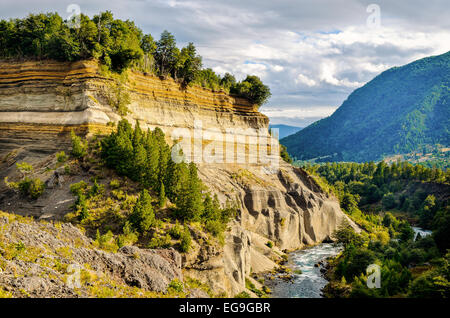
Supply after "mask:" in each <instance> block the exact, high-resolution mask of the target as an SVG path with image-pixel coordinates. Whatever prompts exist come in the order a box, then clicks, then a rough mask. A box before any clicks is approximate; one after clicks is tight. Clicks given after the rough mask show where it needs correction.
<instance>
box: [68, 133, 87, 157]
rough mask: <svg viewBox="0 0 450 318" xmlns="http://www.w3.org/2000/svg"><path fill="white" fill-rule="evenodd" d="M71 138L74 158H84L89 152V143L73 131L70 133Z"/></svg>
mask: <svg viewBox="0 0 450 318" xmlns="http://www.w3.org/2000/svg"><path fill="white" fill-rule="evenodd" d="M70 137H71V140H72V152H71V153H72V156H74V157H75V158H82V157H84V156H85V155H86V150H87V141H86V140H85V141H84V142H83V141H82V140H81V137H79V136H77V135H76V134H75V132H74V131H73V130H72V131H71V132H70Z"/></svg>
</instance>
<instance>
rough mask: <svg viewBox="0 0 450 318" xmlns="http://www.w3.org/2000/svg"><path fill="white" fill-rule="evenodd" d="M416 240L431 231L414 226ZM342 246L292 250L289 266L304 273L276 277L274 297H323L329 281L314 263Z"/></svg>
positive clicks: (271, 286)
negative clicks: (285, 279)
mask: <svg viewBox="0 0 450 318" xmlns="http://www.w3.org/2000/svg"><path fill="white" fill-rule="evenodd" d="M413 230H414V240H415V239H416V238H417V235H418V234H420V236H421V237H425V236H427V235H430V234H431V231H427V230H424V229H421V228H419V227H413ZM341 250H342V247H339V246H336V245H335V244H330V243H322V244H319V245H316V246H313V247H309V248H306V249H303V250H299V251H295V252H292V253H291V254H290V255H289V264H288V267H289V268H291V269H292V271H293V272H295V271H296V270H301V271H302V274H295V273H294V274H293V276H294V278H293V280H292V281H289V282H286V281H284V280H282V279H280V278H276V279H275V280H274V281H273V283H271V284H270V288H271V289H272V297H275V298H321V297H322V292H321V290H322V288H324V287H325V286H326V284H327V283H328V281H327V280H326V279H325V278H324V277H323V275H322V273H321V272H320V269H321V266H318V267H315V266H314V265H315V264H317V263H319V262H321V261H325V260H326V259H327V258H328V257H332V256H336V255H337V254H338V253H339V252H340V251H341Z"/></svg>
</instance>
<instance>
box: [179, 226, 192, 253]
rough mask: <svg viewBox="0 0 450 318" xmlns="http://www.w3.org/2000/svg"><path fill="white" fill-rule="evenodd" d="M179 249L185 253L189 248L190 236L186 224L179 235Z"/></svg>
mask: <svg viewBox="0 0 450 318" xmlns="http://www.w3.org/2000/svg"><path fill="white" fill-rule="evenodd" d="M180 240H181V241H180V251H181V252H183V253H186V252H188V251H189V249H190V248H191V243H192V237H191V232H190V231H189V228H188V227H187V226H186V227H185V228H184V231H183V232H182V233H181V237H180Z"/></svg>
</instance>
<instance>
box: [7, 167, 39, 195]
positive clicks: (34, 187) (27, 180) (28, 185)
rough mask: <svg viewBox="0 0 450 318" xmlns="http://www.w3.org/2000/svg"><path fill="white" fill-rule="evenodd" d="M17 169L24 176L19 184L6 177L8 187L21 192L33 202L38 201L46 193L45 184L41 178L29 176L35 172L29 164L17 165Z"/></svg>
mask: <svg viewBox="0 0 450 318" xmlns="http://www.w3.org/2000/svg"><path fill="white" fill-rule="evenodd" d="M16 167H17V169H18V170H19V171H20V173H21V174H22V178H21V179H20V180H19V181H18V182H9V181H8V177H5V180H4V181H5V184H6V186H7V187H9V188H11V189H14V190H17V191H19V193H20V194H21V195H22V196H24V197H29V198H31V199H32V200H35V199H37V198H38V197H40V196H41V195H42V193H44V190H45V184H44V182H43V181H42V180H41V179H39V178H31V177H30V176H29V175H30V174H31V173H32V172H33V170H34V169H33V166H32V165H31V164H29V163H27V162H22V163H16Z"/></svg>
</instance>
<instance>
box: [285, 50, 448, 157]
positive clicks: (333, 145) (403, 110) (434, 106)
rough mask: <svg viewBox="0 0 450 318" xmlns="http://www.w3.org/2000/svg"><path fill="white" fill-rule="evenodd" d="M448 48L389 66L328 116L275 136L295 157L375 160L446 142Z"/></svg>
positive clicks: (445, 143) (446, 143)
mask: <svg viewBox="0 0 450 318" xmlns="http://www.w3.org/2000/svg"><path fill="white" fill-rule="evenodd" d="M449 74H450V52H447V53H444V54H441V55H437V56H431V57H426V58H423V59H420V60H417V61H414V62H412V63H409V64H406V65H404V66H401V67H393V68H390V69H388V70H386V71H384V72H382V73H381V74H379V75H378V76H376V77H375V78H374V79H373V80H371V81H370V82H368V83H367V84H365V85H364V86H363V87H360V88H358V89H356V90H355V91H353V92H352V93H351V94H350V95H349V97H348V98H347V99H346V100H345V101H344V102H343V103H342V105H341V106H340V107H339V108H338V109H337V110H336V111H335V112H334V113H333V114H332V115H331V116H329V117H327V118H324V119H321V120H319V121H317V122H315V123H313V124H311V125H310V126H308V127H306V128H304V129H302V130H301V131H300V132H297V133H296V134H294V135H291V136H288V137H286V138H284V139H282V140H281V143H282V144H283V145H285V146H286V147H287V148H288V152H289V153H290V154H291V155H292V156H294V157H297V158H298V159H301V160H309V159H313V158H317V157H326V160H327V161H368V160H381V159H383V157H385V156H387V155H392V154H399V153H404V152H410V151H412V150H417V149H419V148H420V147H422V146H424V145H435V144H442V145H448V144H450V137H449V136H450V134H449V127H450V122H449V119H448V118H450V107H449V105H450V75H449Z"/></svg>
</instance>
